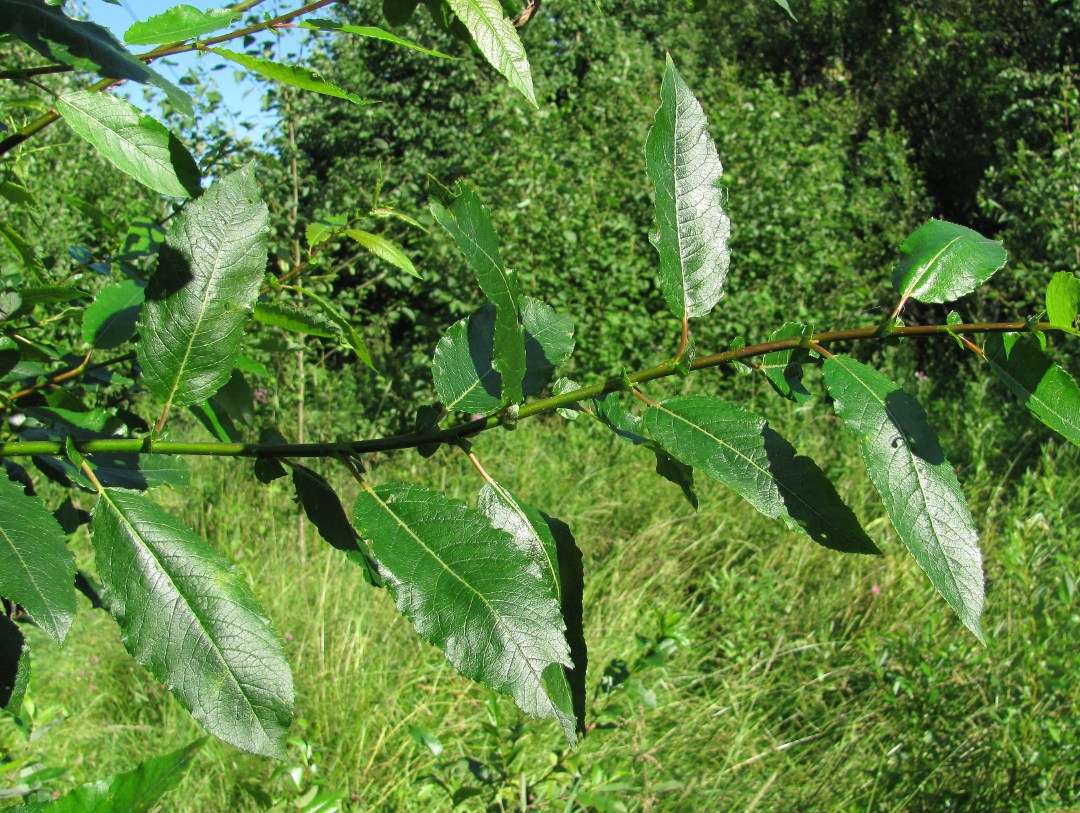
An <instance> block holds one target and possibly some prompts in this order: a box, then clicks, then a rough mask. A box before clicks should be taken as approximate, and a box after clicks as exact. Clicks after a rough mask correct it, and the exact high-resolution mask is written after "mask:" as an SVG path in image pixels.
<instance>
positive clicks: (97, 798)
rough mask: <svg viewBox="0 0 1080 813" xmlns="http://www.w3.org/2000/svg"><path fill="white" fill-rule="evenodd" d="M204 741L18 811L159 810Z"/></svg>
mask: <svg viewBox="0 0 1080 813" xmlns="http://www.w3.org/2000/svg"><path fill="white" fill-rule="evenodd" d="M202 743H203V741H202V740H199V741H198V742H194V743H192V744H191V745H188V746H186V747H184V748H181V749H179V750H178V751H173V752H172V753H170V754H165V755H164V756H160V757H151V758H150V759H148V760H146V761H145V762H142V763H140V764H139V766H138V767H137V768H135V769H134V770H132V771H128V772H126V773H122V774H118V775H116V776H110V777H109V778H108V779H102V780H99V781H97V782H89V783H87V784H85V785H80V786H79V787H77V788H75V790H73V791H72V792H71V793H69V794H67V795H66V796H61V797H60V798H59V799H57V800H55V801H48V802H31V803H29V804H25V805H22V806H20V807H18V808H16V810H19V811H25V813H38V811H40V813H149V811H151V810H160V809H162V808H161V807H159V803H160V802H161V797H162V796H164V795H165V794H166V793H168V792H169V791H170V790H172V789H173V788H174V787H175V786H176V785H177V783H179V781H180V780H181V779H182V778H183V776H184V773H185V772H186V771H187V769H188V767H189V766H190V764H191V759H192V757H193V756H194V755H195V752H196V751H197V750H198V749H199V748H200V747H202Z"/></svg>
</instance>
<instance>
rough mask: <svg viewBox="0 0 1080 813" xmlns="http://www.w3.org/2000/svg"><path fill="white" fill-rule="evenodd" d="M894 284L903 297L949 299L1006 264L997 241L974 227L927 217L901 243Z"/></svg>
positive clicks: (1003, 251) (930, 300)
mask: <svg viewBox="0 0 1080 813" xmlns="http://www.w3.org/2000/svg"><path fill="white" fill-rule="evenodd" d="M900 255H901V256H900V262H899V263H898V264H897V266H896V270H895V271H894V272H893V288H895V289H896V291H897V292H898V293H899V294H900V295H901V296H902V297H904V298H905V299H907V298H909V297H910V298H911V299H917V300H919V301H920V302H951V301H953V300H954V299H958V298H959V297H961V296H964V295H965V294H970V293H971V292H972V291H974V290H975V289H976V288H978V287H979V286H980V285H982V283H984V282H986V280H988V279H990V277H992V276H993V275H994V274H995V273H996V272H997V271H999V270H1001V268H1003V267H1004V265H1005V260H1006V259H1007V258H1008V254H1007V252H1006V251H1005V249H1004V248H1002V247H1001V244H1000V243H997V242H995V241H993V240H989V239H987V238H986V237H983V236H982V235H981V234H979V233H978V232H976V231H972V230H971V229H968V228H965V227H964V226H958V225H956V224H955V223H949V222H948V221H945V220H930V221H928V222H927V223H926V224H924V225H923V226H922V227H920V228H919V229H917V230H916V231H915V232H914V233H912V234H911V236H909V237H908V238H907V240H905V241H904V244H903V245H902V246H900Z"/></svg>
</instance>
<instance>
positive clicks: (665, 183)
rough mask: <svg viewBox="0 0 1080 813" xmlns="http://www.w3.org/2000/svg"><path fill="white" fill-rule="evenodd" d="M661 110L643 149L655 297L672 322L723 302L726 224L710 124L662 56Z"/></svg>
mask: <svg viewBox="0 0 1080 813" xmlns="http://www.w3.org/2000/svg"><path fill="white" fill-rule="evenodd" d="M660 99H661V101H660V109H659V110H657V111H656V119H655V121H654V122H653V126H652V129H650V130H649V137H648V140H647V141H646V143H645V157H646V161H647V164H648V170H649V180H650V181H652V183H653V185H654V186H655V187H656V221H657V224H658V226H659V231H658V233H657V234H655V235H653V237H652V238H651V239H652V243H653V245H654V246H655V247H656V250H657V251H658V252H659V253H660V277H659V282H660V290H661V291H662V292H663V294H664V300H665V301H666V302H667V305H668V308H670V309H671V312H672V313H674V314H675V315H676V316H677V317H679V319H688V318H692V317H696V316H705V315H706V314H708V313H709V311H711V310H712V309H713V307H714V306H715V305H716V303H717V302H718V301H719V300H720V298H721V297H722V296H723V295H724V279H725V278H726V277H727V272H728V264H729V261H730V251H729V249H728V237H729V236H730V234H731V223H730V221H729V220H728V216H727V213H726V212H724V193H723V188H722V186H721V183H720V177H721V175H722V174H723V171H724V168H723V166H722V165H721V163H720V156H719V155H718V154H717V152H716V146H715V145H714V144H713V142H712V138H711V137H710V136H709V122H708V120H707V119H706V118H705V112H704V111H703V110H702V109H701V105H700V104H699V103H698V100H697V99H696V98H694V94H693V93H692V92H691V91H690V88H688V87H687V86H686V83H685V82H684V81H683V79H682V77H681V76H680V75H679V72H678V71H677V70H675V65H674V63H673V62H672V61H671V57H670V56H669V57H668V59H667V67H666V68H665V70H664V81H663V84H662V85H661V87H660Z"/></svg>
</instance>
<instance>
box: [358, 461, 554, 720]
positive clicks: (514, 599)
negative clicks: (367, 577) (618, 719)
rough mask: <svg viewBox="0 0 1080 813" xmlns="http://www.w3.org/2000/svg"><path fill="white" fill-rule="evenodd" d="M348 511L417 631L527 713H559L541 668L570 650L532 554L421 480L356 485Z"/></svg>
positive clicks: (544, 669)
mask: <svg viewBox="0 0 1080 813" xmlns="http://www.w3.org/2000/svg"><path fill="white" fill-rule="evenodd" d="M353 519H354V520H355V522H356V527H357V529H358V530H359V531H360V534H361V535H362V536H363V537H364V538H365V539H367V540H369V541H370V543H371V548H372V553H373V555H374V557H375V559H376V560H377V562H378V564H379V572H380V575H381V576H382V578H383V580H384V582H385V584H386V586H387V587H388V588H389V589H390V592H391V593H392V594H393V596H394V600H395V601H396V603H397V607H398V609H399V610H400V611H401V612H402V613H403V614H404V615H405V616H406V617H407V618H408V619H409V620H410V621H411V622H412V624H413V626H414V627H415V628H416V631H417V632H418V633H419V634H420V635H421V636H422V637H423V638H424V639H426V640H428V641H430V642H431V643H433V644H435V645H436V646H438V647H440V648H441V649H443V650H444V652H445V653H446V657H447V659H448V660H449V661H450V663H452V664H453V665H454V666H455V667H456V668H457V669H458V670H460V671H461V672H462V674H464V675H465V676H466V677H469V678H472V679H474V680H479V681H481V682H482V683H483V684H484V685H486V686H488V687H490V688H492V689H494V690H496V691H498V692H502V693H503V694H508V695H510V696H511V697H513V698H514V702H515V703H517V705H518V707H519V708H521V709H522V711H524V712H526V713H527V714H530V715H532V716H534V717H556V718H557V717H559V711H558V709H557V707H556V706H555V704H554V703H553V701H552V698H551V697H550V696H549V695H548V691H547V684H546V680H545V677H546V676H549V675H551V674H552V673H554V672H557V671H558V670H561V669H562V668H563V667H568V666H570V665H571V664H570V653H569V648H568V646H567V642H566V637H565V635H564V630H565V625H564V623H563V619H562V616H561V614H560V611H559V604H558V602H557V601H556V599H555V597H554V596H552V595H551V591H550V589H549V587H548V582H546V581H545V577H544V575H543V572H542V569H541V568H540V567H539V565H538V563H537V560H536V557H535V556H534V555H531V554H529V553H526V552H525V551H523V550H522V548H521V545H520V544H519V542H518V541H517V540H516V539H515V538H514V537H513V536H511V534H509V533H507V532H506V531H502V530H499V529H497V528H495V527H493V526H492V524H491V520H490V519H489V518H488V517H486V516H485V515H484V514H482V513H481V512H479V511H477V510H475V509H472V508H469V507H468V506H467V505H465V503H463V502H460V501H458V500H452V499H450V498H448V497H446V496H444V495H442V494H439V493H437V492H434V491H430V490H428V489H426V488H423V487H421V486H415V485H402V484H394V483H391V484H387V485H383V486H379V487H378V488H376V489H374V490H365V491H362V492H361V493H360V494H359V495H358V496H357V498H356V504H355V506H354V509H353Z"/></svg>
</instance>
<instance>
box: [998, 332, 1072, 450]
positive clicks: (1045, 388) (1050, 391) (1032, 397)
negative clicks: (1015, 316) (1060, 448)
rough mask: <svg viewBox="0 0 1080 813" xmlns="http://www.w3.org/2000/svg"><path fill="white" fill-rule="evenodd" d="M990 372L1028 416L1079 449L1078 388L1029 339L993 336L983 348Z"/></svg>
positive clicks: (1063, 371) (1029, 337) (1037, 344)
mask: <svg viewBox="0 0 1080 813" xmlns="http://www.w3.org/2000/svg"><path fill="white" fill-rule="evenodd" d="M983 350H984V352H985V353H986V360H987V361H988V362H990V368H991V369H992V370H993V371H994V373H995V374H996V375H997V376H998V378H1000V379H1001V380H1002V381H1004V382H1005V384H1006V385H1008V387H1009V389H1010V390H1012V392H1013V394H1014V395H1015V396H1016V397H1017V398H1018V399H1020V402H1021V403H1022V404H1023V405H1024V406H1026V407H1027V408H1028V410H1029V411H1030V412H1031V414H1032V415H1034V416H1035V417H1036V418H1038V419H1039V420H1040V421H1042V422H1043V423H1044V424H1046V425H1047V426H1049V427H1050V428H1051V429H1053V430H1054V431H1055V432H1057V433H1058V434H1060V435H1061V436H1062V437H1065V438H1068V439H1069V440H1071V441H1072V442H1073V443H1075V444H1077V445H1078V446H1080V388H1078V387H1077V385H1076V379H1074V378H1073V377H1072V376H1071V375H1069V373H1068V372H1066V371H1065V370H1064V369H1062V368H1061V367H1059V366H1058V365H1057V364H1054V362H1053V361H1051V360H1050V358H1049V357H1048V356H1047V355H1046V354H1045V353H1044V352H1043V351H1042V350H1041V349H1040V347H1039V343H1038V341H1037V340H1036V339H1035V337H1033V336H1024V335H1021V334H1019V333H1004V334H1001V333H995V334H991V335H990V336H988V337H987V338H986V345H985V347H984V348H983Z"/></svg>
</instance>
